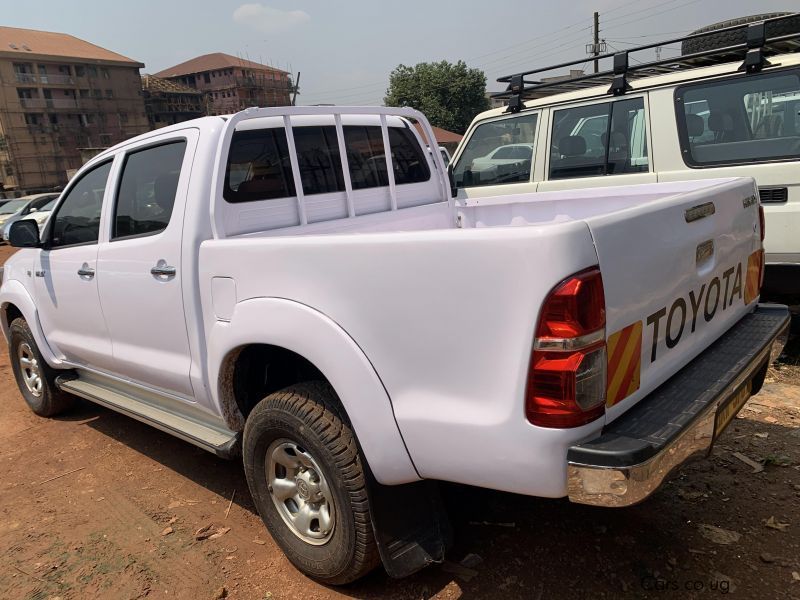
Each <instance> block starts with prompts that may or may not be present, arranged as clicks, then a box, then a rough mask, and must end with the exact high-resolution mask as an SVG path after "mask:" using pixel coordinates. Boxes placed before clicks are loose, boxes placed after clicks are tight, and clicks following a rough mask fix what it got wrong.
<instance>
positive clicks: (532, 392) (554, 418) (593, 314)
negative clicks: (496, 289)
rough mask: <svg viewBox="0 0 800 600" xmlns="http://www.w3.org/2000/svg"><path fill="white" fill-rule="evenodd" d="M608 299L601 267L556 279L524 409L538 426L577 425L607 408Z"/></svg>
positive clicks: (542, 322)
mask: <svg viewBox="0 0 800 600" xmlns="http://www.w3.org/2000/svg"><path fill="white" fill-rule="evenodd" d="M605 326H606V304H605V296H604V294H603V278H602V277H601V275H600V269H599V268H597V267H592V268H590V269H587V270H585V271H581V272H580V273H576V274H575V275H573V276H572V277H569V278H568V279H565V280H564V281H562V282H561V283H559V284H558V285H557V286H556V287H555V288H553V290H552V291H551V292H550V294H549V295H548V296H547V299H546V300H545V301H544V304H543V305H542V310H541V314H540V317H539V324H538V326H537V328H536V338H535V339H534V342H533V353H532V354H531V363H530V370H529V373H528V388H527V395H526V399H525V414H526V416H527V418H528V420H529V421H530V422H531V423H533V424H534V425H538V426H540V427H560V428H566V427H578V426H580V425H584V424H586V423H589V422H590V421H594V420H595V419H597V418H599V417H601V416H602V415H603V414H604V413H605V400H606V341H605V335H606V331H605Z"/></svg>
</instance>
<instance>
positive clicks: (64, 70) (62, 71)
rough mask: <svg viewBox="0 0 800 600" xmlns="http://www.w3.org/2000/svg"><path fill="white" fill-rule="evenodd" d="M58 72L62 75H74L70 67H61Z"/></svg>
mask: <svg viewBox="0 0 800 600" xmlns="http://www.w3.org/2000/svg"><path fill="white" fill-rule="evenodd" d="M58 72H59V73H60V74H61V75H72V73H71V72H70V70H69V65H59V66H58Z"/></svg>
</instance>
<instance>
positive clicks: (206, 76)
mask: <svg viewBox="0 0 800 600" xmlns="http://www.w3.org/2000/svg"><path fill="white" fill-rule="evenodd" d="M203 81H205V82H206V83H211V76H210V75H209V74H208V73H203ZM184 83H185V82H184Z"/></svg>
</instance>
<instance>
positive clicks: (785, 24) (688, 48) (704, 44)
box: [681, 12, 800, 54]
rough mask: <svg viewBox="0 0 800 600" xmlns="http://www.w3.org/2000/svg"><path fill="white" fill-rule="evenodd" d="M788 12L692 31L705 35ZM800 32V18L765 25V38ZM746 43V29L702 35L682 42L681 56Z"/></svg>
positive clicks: (754, 16) (744, 18)
mask: <svg viewBox="0 0 800 600" xmlns="http://www.w3.org/2000/svg"><path fill="white" fill-rule="evenodd" d="M788 14H791V13H788V12H775V13H765V14H762V15H751V16H749V17H740V18H738V19H730V20H728V21H720V22H719V23H714V24H713V25H707V26H706V27H701V28H700V29H698V30H696V31H693V32H692V34H695V33H705V32H707V31H716V30H717V29H723V28H725V27H733V26H734V25H745V24H747V23H755V22H756V21H763V20H764V19H770V18H772V17H781V16H783V15H788ZM797 31H800V17H795V18H793V19H786V20H784V21H778V22H777V23H767V37H768V38H769V37H775V36H778V35H786V34H789V33H795V32H797ZM746 41H747V29H746V28H744V27H743V28H741V29H736V30H734V31H723V32H722V33H716V34H711V35H704V36H703V37H700V38H695V39H691V40H684V41H683V42H682V43H681V54H693V53H694V52H703V51H705V50H713V49H715V48H725V47H727V46H733V45H735V44H743V43H745V42H746Z"/></svg>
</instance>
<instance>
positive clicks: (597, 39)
mask: <svg viewBox="0 0 800 600" xmlns="http://www.w3.org/2000/svg"><path fill="white" fill-rule="evenodd" d="M593 50H594V55H595V56H600V13H598V12H596V13H594V48H593ZM599 63H600V61H599V60H597V59H596V58H595V59H594V72H595V73H597V72H598V71H599V70H600V64H599Z"/></svg>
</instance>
